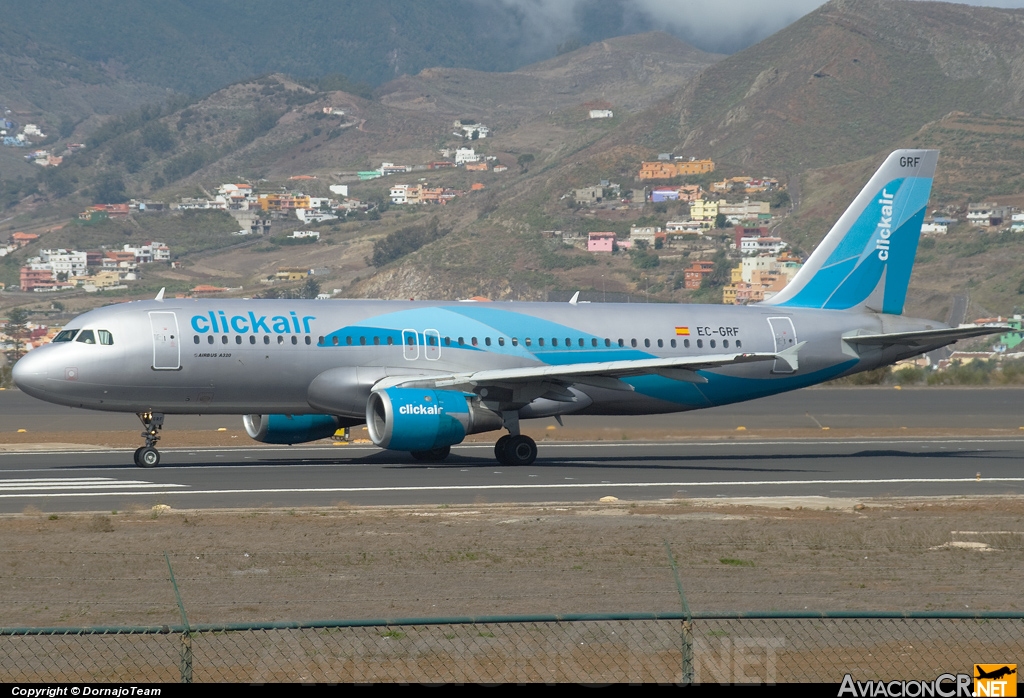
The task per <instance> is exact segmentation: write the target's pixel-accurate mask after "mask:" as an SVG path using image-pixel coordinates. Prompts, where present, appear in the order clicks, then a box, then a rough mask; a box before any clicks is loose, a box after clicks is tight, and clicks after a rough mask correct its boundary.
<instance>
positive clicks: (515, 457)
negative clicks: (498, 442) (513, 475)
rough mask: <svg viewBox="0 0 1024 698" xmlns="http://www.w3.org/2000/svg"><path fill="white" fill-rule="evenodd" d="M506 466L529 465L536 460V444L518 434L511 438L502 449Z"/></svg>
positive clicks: (527, 437)
mask: <svg viewBox="0 0 1024 698" xmlns="http://www.w3.org/2000/svg"><path fill="white" fill-rule="evenodd" d="M504 452H505V460H504V461H503V462H504V463H505V464H506V465H530V464H532V463H533V462H534V461H535V460H537V442H535V441H534V440H533V439H531V438H530V437H529V436H524V435H522V434H520V435H519V436H513V437H511V438H510V439H509V440H508V442H506V444H505V448H504Z"/></svg>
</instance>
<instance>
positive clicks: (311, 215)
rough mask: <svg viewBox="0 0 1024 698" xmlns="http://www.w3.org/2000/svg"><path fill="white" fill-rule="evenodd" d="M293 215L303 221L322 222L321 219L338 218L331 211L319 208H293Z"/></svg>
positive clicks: (331, 219)
mask: <svg viewBox="0 0 1024 698" xmlns="http://www.w3.org/2000/svg"><path fill="white" fill-rule="evenodd" d="M295 217H296V218H298V219H299V220H300V221H302V222H303V223H322V222H323V221H333V220H337V218H338V217H337V216H336V215H334V214H333V213H328V212H326V211H321V210H320V209H319V208H297V209H295Z"/></svg>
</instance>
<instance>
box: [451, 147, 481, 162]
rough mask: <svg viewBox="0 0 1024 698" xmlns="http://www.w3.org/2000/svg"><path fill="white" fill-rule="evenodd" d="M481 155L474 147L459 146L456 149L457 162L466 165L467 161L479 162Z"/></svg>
mask: <svg viewBox="0 0 1024 698" xmlns="http://www.w3.org/2000/svg"><path fill="white" fill-rule="evenodd" d="M479 159H480V156H478V155H477V154H476V151H475V150H474V149H473V148H458V149H457V150H456V151H455V164H456V165H465V164H466V163H467V162H477V161H478V160H479Z"/></svg>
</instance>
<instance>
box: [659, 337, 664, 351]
mask: <svg viewBox="0 0 1024 698" xmlns="http://www.w3.org/2000/svg"><path fill="white" fill-rule="evenodd" d="M663 346H665V342H664V341H663V340H661V339H659V340H658V348H659V349H661V348H662V347H663Z"/></svg>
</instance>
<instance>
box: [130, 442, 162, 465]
mask: <svg viewBox="0 0 1024 698" xmlns="http://www.w3.org/2000/svg"><path fill="white" fill-rule="evenodd" d="M159 464H160V452H159V451H157V450H156V449H155V448H151V447H149V446H143V447H142V448H140V449H139V450H138V451H136V452H135V465H137V466H139V467H140V468H155V467H156V466H157V465H159Z"/></svg>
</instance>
